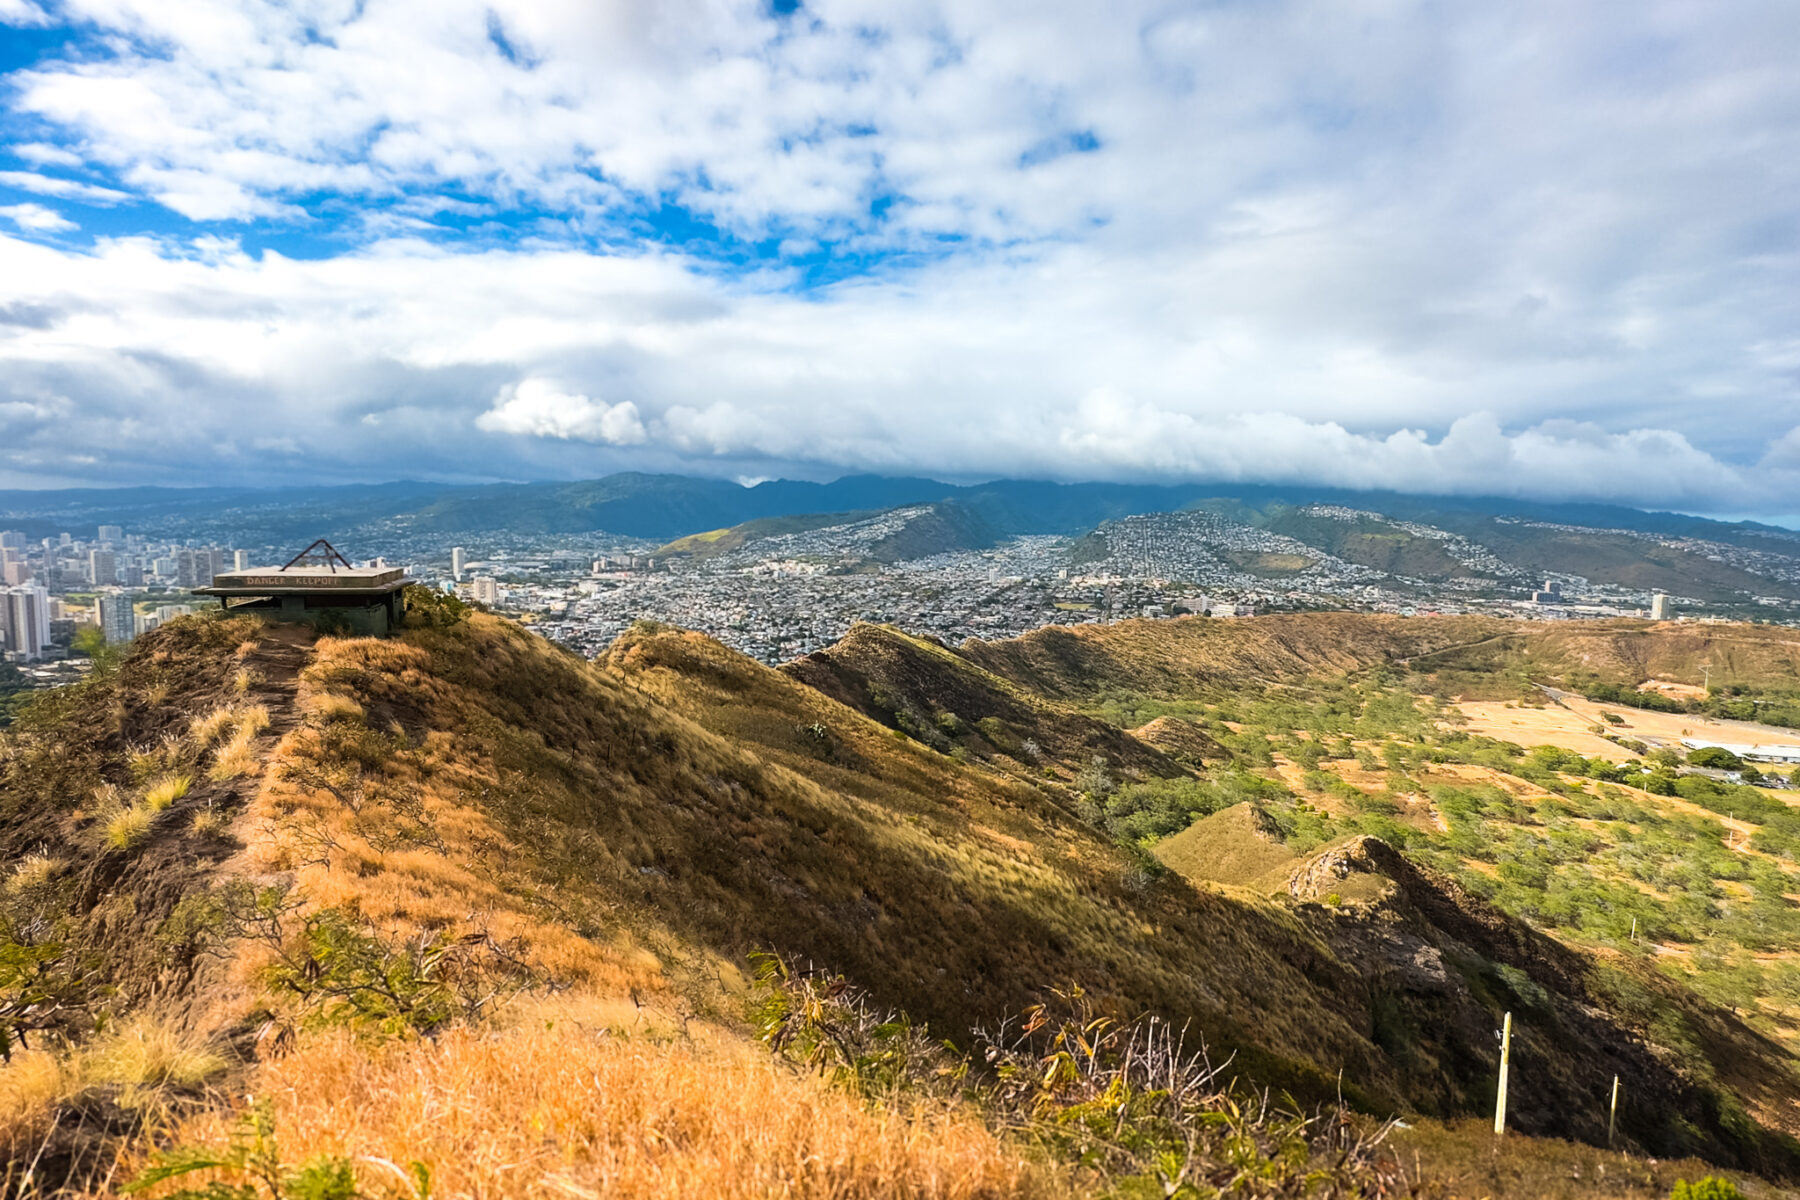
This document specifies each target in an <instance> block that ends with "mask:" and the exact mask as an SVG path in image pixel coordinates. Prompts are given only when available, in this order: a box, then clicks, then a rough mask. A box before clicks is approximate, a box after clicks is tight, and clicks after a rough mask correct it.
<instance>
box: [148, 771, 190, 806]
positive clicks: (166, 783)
mask: <svg viewBox="0 0 1800 1200" xmlns="http://www.w3.org/2000/svg"><path fill="white" fill-rule="evenodd" d="M193 782H194V779H193V776H191V775H164V776H163V777H162V778H161V779H158V780H157V781H156V782H155V783H153V784H151V785H150V786H149V787H148V788H146V789H145V790H144V807H146V808H148V809H149V810H150V811H151V812H161V811H162V810H163V809H165V808H167V807H169V805H171V804H173V803H175V802H176V801H177V800H179V799H181V798H182V797H183V796H185V795H187V794H188V788H189V787H191V786H193Z"/></svg>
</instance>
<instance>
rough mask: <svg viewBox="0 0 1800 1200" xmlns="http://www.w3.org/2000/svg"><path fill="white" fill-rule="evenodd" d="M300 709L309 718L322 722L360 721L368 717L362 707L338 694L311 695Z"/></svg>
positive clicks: (320, 693) (322, 693) (319, 693)
mask: <svg viewBox="0 0 1800 1200" xmlns="http://www.w3.org/2000/svg"><path fill="white" fill-rule="evenodd" d="M300 707H301V708H302V709H304V710H305V711H306V713H307V714H308V715H309V716H311V717H314V718H316V719H317V720H319V721H321V722H325V721H360V720H362V719H363V717H364V716H365V715H366V714H365V712H364V710H363V706H362V705H360V704H358V703H357V702H356V701H354V700H352V699H351V698H350V697H348V696H343V695H339V694H338V693H337V692H313V693H310V694H308V695H307V696H306V698H305V699H304V700H303V701H302V702H301V705H300Z"/></svg>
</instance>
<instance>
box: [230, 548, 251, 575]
mask: <svg viewBox="0 0 1800 1200" xmlns="http://www.w3.org/2000/svg"><path fill="white" fill-rule="evenodd" d="M231 569H232V570H234V571H248V570H249V569H250V552H249V551H248V550H233V551H232V552H231Z"/></svg>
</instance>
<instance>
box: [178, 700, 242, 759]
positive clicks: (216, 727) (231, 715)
mask: <svg viewBox="0 0 1800 1200" xmlns="http://www.w3.org/2000/svg"><path fill="white" fill-rule="evenodd" d="M236 719H237V710H236V709H234V708H233V707H232V706H231V705H229V704H221V705H220V706H219V707H217V708H215V709H213V710H212V711H211V712H209V713H207V714H206V715H205V716H203V717H195V718H194V723H193V725H192V726H190V728H189V732H191V733H192V734H193V735H194V740H195V741H196V742H198V743H199V744H200V747H201V748H202V749H205V748H206V747H209V746H211V745H212V744H213V743H214V742H216V741H218V740H219V739H220V738H222V737H224V736H225V734H226V733H227V732H228V731H229V730H230V729H231V728H232V726H233V725H235V724H236Z"/></svg>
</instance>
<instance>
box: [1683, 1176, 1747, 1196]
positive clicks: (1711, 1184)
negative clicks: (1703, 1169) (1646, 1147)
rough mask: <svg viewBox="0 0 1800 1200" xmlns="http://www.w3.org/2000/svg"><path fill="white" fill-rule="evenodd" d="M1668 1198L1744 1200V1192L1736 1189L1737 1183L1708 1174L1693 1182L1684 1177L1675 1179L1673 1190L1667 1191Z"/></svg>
mask: <svg viewBox="0 0 1800 1200" xmlns="http://www.w3.org/2000/svg"><path fill="white" fill-rule="evenodd" d="M1669 1200H1744V1193H1742V1192H1740V1191H1738V1187H1737V1184H1735V1183H1733V1182H1731V1180H1729V1179H1722V1178H1720V1177H1719V1176H1717V1175H1708V1176H1707V1177H1706V1178H1704V1179H1698V1180H1695V1181H1694V1182H1693V1183H1689V1182H1688V1181H1687V1180H1685V1179H1678V1180H1676V1181H1675V1190H1674V1191H1672V1192H1670V1193H1669Z"/></svg>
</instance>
